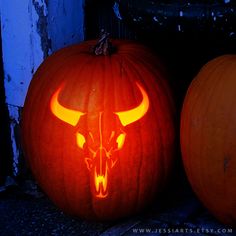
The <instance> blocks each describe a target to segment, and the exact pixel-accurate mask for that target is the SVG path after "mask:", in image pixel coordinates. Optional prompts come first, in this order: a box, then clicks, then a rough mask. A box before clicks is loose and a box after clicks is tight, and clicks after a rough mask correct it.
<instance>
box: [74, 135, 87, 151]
mask: <svg viewBox="0 0 236 236" xmlns="http://www.w3.org/2000/svg"><path fill="white" fill-rule="evenodd" d="M76 141H77V144H78V146H79V147H80V148H83V147H84V144H85V137H84V135H82V134H81V133H76Z"/></svg>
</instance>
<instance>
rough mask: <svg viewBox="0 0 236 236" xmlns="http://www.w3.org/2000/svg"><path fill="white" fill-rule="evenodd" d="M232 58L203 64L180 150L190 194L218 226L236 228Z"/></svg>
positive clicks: (235, 63)
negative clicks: (229, 225) (200, 202)
mask: <svg viewBox="0 0 236 236" xmlns="http://www.w3.org/2000/svg"><path fill="white" fill-rule="evenodd" d="M235 101H236V56H233V55H226V56H221V57H218V58H216V59H214V60H212V61H210V62H209V63H208V64H206V65H205V66H204V67H203V68H202V69H201V71H200V72H199V74H198V75H197V77H196V78H195V79H194V80H193V82H192V84H191V85H190V87H189V89H188V92H187V95H186V98H185V101H184V106H183V110H182V117H181V148H182V156H183V162H184V166H185V169H186V172H187V175H188V178H189V180H190V183H191V185H192V187H193V190H194V191H195V192H196V194H197V195H198V196H199V198H200V199H201V200H202V202H203V203H204V204H205V206H206V207H207V208H208V209H209V210H210V211H211V212H212V213H213V214H214V215H215V216H216V217H217V218H218V219H219V220H221V221H222V222H224V223H227V224H231V225H236V188H235V186H236V109H235Z"/></svg>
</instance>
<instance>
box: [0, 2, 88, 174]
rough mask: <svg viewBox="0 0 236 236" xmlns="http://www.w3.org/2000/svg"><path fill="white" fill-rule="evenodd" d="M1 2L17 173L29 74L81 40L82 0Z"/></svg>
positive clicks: (4, 65)
mask: <svg viewBox="0 0 236 236" xmlns="http://www.w3.org/2000/svg"><path fill="white" fill-rule="evenodd" d="M0 4H1V5H0V14H1V32H2V50H3V69H4V87H5V94H6V103H7V106H8V111H9V116H10V120H11V123H10V131H11V142H12V149H13V154H14V155H13V156H14V175H17V174H18V171H19V168H18V167H19V165H20V163H19V161H20V159H19V158H20V149H19V138H18V132H19V122H20V111H21V108H22V107H23V105H24V100H25V96H26V93H27V89H28V86H29V83H30V81H31V78H32V75H33V74H34V72H35V71H36V70H37V68H38V66H39V65H40V63H41V62H42V61H43V60H44V59H45V58H46V57H47V56H48V55H50V54H51V53H52V52H54V51H56V50H58V49H60V48H62V47H64V46H66V45H70V44H74V43H78V42H80V41H81V40H83V38H84V33H83V32H84V31H83V28H84V20H83V19H84V16H83V15H84V14H83V0H71V1H66V0H50V1H48V0H21V1H20V0H1V2H0Z"/></svg>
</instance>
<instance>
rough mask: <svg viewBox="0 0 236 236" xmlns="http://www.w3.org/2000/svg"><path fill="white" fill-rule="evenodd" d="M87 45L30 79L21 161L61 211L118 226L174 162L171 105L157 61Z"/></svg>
mask: <svg viewBox="0 0 236 236" xmlns="http://www.w3.org/2000/svg"><path fill="white" fill-rule="evenodd" d="M94 44H95V42H94V41H87V42H84V43H81V44H79V45H75V46H70V47H67V48H64V49H61V50H59V51H58V52H56V53H54V54H53V55H52V56H50V57H49V58H47V59H46V60H45V62H44V63H42V65H41V66H40V68H39V69H38V71H37V72H36V74H35V75H34V77H33V79H32V82H31V84H30V87H29V90H28V93H27V97H26V100H25V105H24V109H23V114H22V140H23V148H24V153H25V156H26V158H27V160H28V162H29V165H30V167H31V169H32V172H33V174H34V176H35V178H36V180H37V181H38V183H39V185H40V186H41V187H42V189H43V190H44V191H45V192H46V193H47V194H48V196H49V197H50V198H51V199H52V200H53V201H54V202H55V203H56V205H58V206H59V207H60V208H61V209H62V210H64V211H65V212H68V213H70V214H72V215H77V216H80V217H83V218H87V219H100V220H106V219H117V218H120V217H124V216H127V215H130V214H134V213H135V212H137V211H139V210H141V209H143V208H144V207H145V206H146V205H147V204H148V203H150V202H151V201H152V200H153V199H154V197H155V196H156V193H157V192H159V191H160V190H161V189H162V187H163V186H164V185H165V184H166V180H167V178H168V176H169V175H170V170H171V164H172V159H173V155H172V154H173V143H174V127H173V111H174V108H173V103H172V98H171V94H170V90H169V87H168V85H167V82H166V80H165V79H164V77H163V76H164V71H163V69H162V67H161V66H160V63H159V61H158V60H157V59H156V58H155V57H154V56H153V55H152V53H150V52H149V51H148V50H147V49H146V48H145V47H143V46H141V45H139V44H135V43H133V42H128V41H115V40H114V41H113V44H114V46H115V48H116V50H115V52H114V53H113V54H112V55H109V56H95V55H93V54H91V53H90V48H91V47H92V45H94Z"/></svg>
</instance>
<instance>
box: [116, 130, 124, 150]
mask: <svg viewBox="0 0 236 236" xmlns="http://www.w3.org/2000/svg"><path fill="white" fill-rule="evenodd" d="M116 142H117V145H118V149H121V148H122V147H123V145H124V142H125V134H124V133H122V134H120V135H119V136H118V137H117V139H116Z"/></svg>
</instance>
